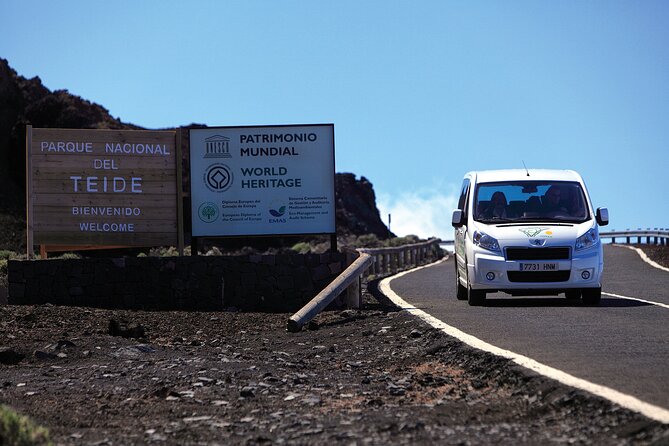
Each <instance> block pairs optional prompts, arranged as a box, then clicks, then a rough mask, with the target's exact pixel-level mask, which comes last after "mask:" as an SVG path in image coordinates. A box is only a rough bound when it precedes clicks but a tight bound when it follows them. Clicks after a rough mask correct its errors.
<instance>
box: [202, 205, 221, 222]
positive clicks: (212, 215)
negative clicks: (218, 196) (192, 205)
mask: <svg viewBox="0 0 669 446" xmlns="http://www.w3.org/2000/svg"><path fill="white" fill-rule="evenodd" d="M197 215H198V216H199V217H200V220H202V221H203V222H205V223H212V222H214V221H216V219H217V218H218V207H217V206H216V205H215V204H214V203H212V202H210V201H208V202H206V203H202V204H201V205H200V207H199V208H197Z"/></svg>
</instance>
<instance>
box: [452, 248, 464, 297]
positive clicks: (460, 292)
mask: <svg viewBox="0 0 669 446" xmlns="http://www.w3.org/2000/svg"><path fill="white" fill-rule="evenodd" d="M453 260H454V261H455V290H456V291H455V297H457V298H458V300H467V288H465V287H464V286H462V284H461V283H460V273H459V272H458V258H457V257H456V256H453Z"/></svg>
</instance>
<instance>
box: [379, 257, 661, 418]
mask: <svg viewBox="0 0 669 446" xmlns="http://www.w3.org/2000/svg"><path fill="white" fill-rule="evenodd" d="M446 260H447V259H442V260H440V261H438V262H435V263H432V264H430V265H425V266H420V267H418V268H414V269H410V270H407V271H403V272H401V273H399V274H396V275H394V276H391V277H387V278H385V279H383V280H382V281H381V282H379V290H380V291H381V293H383V294H384V295H385V296H386V297H387V298H388V299H390V300H391V301H392V302H393V303H394V304H395V305H396V306H397V307H398V308H400V309H401V310H404V311H407V312H408V313H409V314H412V315H414V316H416V317H418V318H419V319H421V320H423V321H424V322H426V323H428V324H429V325H431V326H432V327H434V328H436V329H438V330H441V331H442V332H444V333H446V334H447V335H449V336H452V337H454V338H456V339H458V340H460V341H462V342H464V343H465V344H467V345H469V346H471V347H474V348H476V349H478V350H482V351H484V352H488V353H492V354H493V355H496V356H500V357H502V358H507V359H510V360H512V361H513V362H515V363H516V364H518V365H520V366H522V367H524V368H526V369H529V370H532V371H533V372H536V373H538V374H540V375H543V376H545V377H547V378H550V379H553V380H556V381H558V382H560V383H562V384H565V385H567V386H570V387H575V388H577V389H581V390H584V391H586V392H588V393H591V394H593V395H596V396H598V397H601V398H605V399H607V400H609V401H611V402H613V403H615V404H618V405H619V406H621V407H624V408H626V409H629V410H632V411H634V412H638V413H640V414H642V415H644V416H646V417H648V418H651V419H653V420H655V421H659V422H660V423H663V424H669V410H666V409H664V408H662V407H659V406H655V405H653V404H650V403H646V402H644V401H641V400H640V399H638V398H636V397H634V396H632V395H628V394H625V393H622V392H619V391H617V390H614V389H611V388H609V387H606V386H602V385H600V384H595V383H591V382H590V381H586V380H584V379H581V378H577V377H575V376H573V375H570V374H568V373H566V372H563V371H562V370H559V369H556V368H553V367H550V366H547V365H545V364H542V363H540V362H538V361H535V360H534V359H532V358H528V357H527V356H523V355H521V354H518V353H514V352H512V351H510V350H505V349H502V348H500V347H496V346H494V345H492V344H489V343H487V342H485V341H482V340H481V339H478V338H477V337H475V336H472V335H470V334H467V333H465V332H463V331H461V330H459V329H457V328H455V327H453V326H451V325H448V324H447V323H445V322H444V321H442V320H439V319H437V318H436V317H434V316H432V315H430V314H428V313H426V312H425V311H423V310H420V309H418V308H416V307H415V306H413V305H411V304H409V303H408V302H406V301H405V300H404V299H402V298H401V297H400V296H399V295H398V294H396V293H395V292H394V291H393V289H392V288H391V287H390V282H392V281H393V280H395V279H398V278H400V277H402V276H404V275H406V274H409V273H412V272H415V271H418V270H421V269H423V268H429V267H432V266H436V265H439V264H441V263H443V262H445V261H446Z"/></svg>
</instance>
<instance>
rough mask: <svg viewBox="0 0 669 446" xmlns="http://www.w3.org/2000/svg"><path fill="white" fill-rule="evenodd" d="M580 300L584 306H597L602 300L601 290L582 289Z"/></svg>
mask: <svg viewBox="0 0 669 446" xmlns="http://www.w3.org/2000/svg"><path fill="white" fill-rule="evenodd" d="M581 299H582V300H583V303H584V304H585V305H599V302H600V301H601V300H602V288H601V287H600V288H583V291H582V297H581Z"/></svg>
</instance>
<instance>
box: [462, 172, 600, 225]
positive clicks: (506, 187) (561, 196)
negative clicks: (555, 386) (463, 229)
mask: <svg viewBox="0 0 669 446" xmlns="http://www.w3.org/2000/svg"><path fill="white" fill-rule="evenodd" d="M589 218H590V215H589V211H588V206H587V204H586V200H585V194H584V193H583V189H582V188H581V185H580V184H579V183H576V182H567V181H514V182H496V183H480V184H478V185H477V187H476V191H475V198H474V219H475V220H476V221H480V222H483V223H493V222H494V223H498V222H504V223H506V222H531V221H542V222H544V221H551V222H552V221H555V222H569V223H582V222H584V221H586V220H588V219H589Z"/></svg>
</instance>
